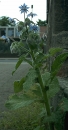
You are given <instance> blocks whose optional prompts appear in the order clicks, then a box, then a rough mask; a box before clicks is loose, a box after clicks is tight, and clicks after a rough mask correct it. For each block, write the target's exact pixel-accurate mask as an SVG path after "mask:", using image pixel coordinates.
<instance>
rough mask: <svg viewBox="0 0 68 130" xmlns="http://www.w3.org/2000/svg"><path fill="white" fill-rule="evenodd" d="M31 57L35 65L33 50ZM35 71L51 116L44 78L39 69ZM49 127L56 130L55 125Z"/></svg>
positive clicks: (48, 114) (51, 124)
mask: <svg viewBox="0 0 68 130" xmlns="http://www.w3.org/2000/svg"><path fill="white" fill-rule="evenodd" d="M31 56H32V59H33V61H34V63H35V57H34V54H33V51H32V50H31ZM35 64H36V63H35ZM35 70H36V72H37V75H38V80H39V84H40V86H41V90H42V93H43V97H44V104H45V107H46V111H47V116H51V110H50V104H49V101H48V97H47V92H46V90H45V89H44V85H43V81H42V77H41V73H40V70H39V67H38V68H36V69H35ZM49 127H50V130H54V125H53V123H49Z"/></svg>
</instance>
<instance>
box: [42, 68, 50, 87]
mask: <svg viewBox="0 0 68 130" xmlns="http://www.w3.org/2000/svg"><path fill="white" fill-rule="evenodd" d="M42 80H43V84H44V87H45V86H48V85H49V82H50V73H49V72H47V71H45V73H44V74H42Z"/></svg>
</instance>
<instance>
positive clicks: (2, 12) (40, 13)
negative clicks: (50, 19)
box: [0, 0, 47, 22]
mask: <svg viewBox="0 0 68 130" xmlns="http://www.w3.org/2000/svg"><path fill="white" fill-rule="evenodd" d="M0 1H1V2H0V17H1V16H8V17H11V18H15V17H16V18H18V19H19V20H22V21H24V15H23V14H21V12H20V9H19V6H20V5H23V4H24V3H25V4H26V5H27V6H28V7H30V9H29V12H28V13H30V12H31V5H33V13H36V14H37V16H35V17H34V18H33V21H34V22H36V21H38V19H41V20H46V8H47V7H46V1H47V0H0ZM28 13H27V14H28Z"/></svg>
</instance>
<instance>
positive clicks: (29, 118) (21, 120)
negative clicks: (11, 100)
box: [0, 103, 41, 130]
mask: <svg viewBox="0 0 68 130" xmlns="http://www.w3.org/2000/svg"><path fill="white" fill-rule="evenodd" d="M40 109H41V108H40V104H38V103H35V104H32V105H30V106H28V107H24V108H20V109H17V110H15V111H9V112H3V114H2V116H3V118H2V119H1V120H0V130H34V128H35V127H36V126H37V125H39V123H40V121H37V122H34V120H36V119H37V117H38V114H39V112H40ZM33 122H34V123H33Z"/></svg>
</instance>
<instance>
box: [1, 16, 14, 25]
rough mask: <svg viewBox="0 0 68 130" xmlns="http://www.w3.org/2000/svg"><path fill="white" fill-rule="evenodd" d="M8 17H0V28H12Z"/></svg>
mask: <svg viewBox="0 0 68 130" xmlns="http://www.w3.org/2000/svg"><path fill="white" fill-rule="evenodd" d="M9 19H10V17H6V16H2V17H0V26H9V25H10V26H13V25H14V24H12V22H11V21H10V20H9Z"/></svg>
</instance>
